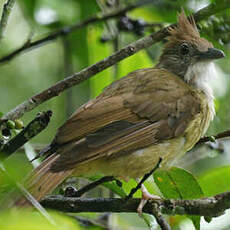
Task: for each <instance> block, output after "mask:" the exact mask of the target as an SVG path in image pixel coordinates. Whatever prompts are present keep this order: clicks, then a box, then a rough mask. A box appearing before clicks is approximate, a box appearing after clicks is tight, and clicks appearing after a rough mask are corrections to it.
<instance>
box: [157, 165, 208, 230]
mask: <svg viewBox="0 0 230 230" xmlns="http://www.w3.org/2000/svg"><path fill="white" fill-rule="evenodd" d="M154 180H155V182H156V184H157V186H158V187H159V189H160V191H161V192H162V194H163V196H164V197H165V198H173V199H178V198H179V199H196V198H200V197H202V196H203V195H204V194H203V192H202V189H201V187H200V185H199V183H198V182H197V180H196V178H195V177H194V176H193V175H192V174H191V173H189V172H188V171H186V170H184V169H181V168H176V167H173V168H171V169H169V170H158V171H157V172H155V173H154ZM188 218H190V219H191V220H192V222H193V224H194V226H195V228H196V229H197V230H199V229H200V217H199V216H188Z"/></svg>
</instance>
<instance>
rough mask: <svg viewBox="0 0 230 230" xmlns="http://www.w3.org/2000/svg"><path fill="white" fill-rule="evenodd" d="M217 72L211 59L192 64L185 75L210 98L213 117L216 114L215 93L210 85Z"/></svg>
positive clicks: (185, 77) (191, 83) (209, 104)
mask: <svg viewBox="0 0 230 230" xmlns="http://www.w3.org/2000/svg"><path fill="white" fill-rule="evenodd" d="M216 74H217V72H216V68H215V65H214V63H213V62H211V61H201V62H197V63H196V64H193V65H190V66H189V67H188V69H187V72H186V74H185V76H184V80H185V82H187V83H188V84H189V85H192V86H193V87H194V88H196V89H197V90H200V91H202V92H203V93H204V94H205V95H206V97H207V100H208V106H209V109H210V111H211V116H212V119H213V117H214V115H215V106H214V95H213V90H212V88H211V86H210V81H211V78H213V77H215V76H216Z"/></svg>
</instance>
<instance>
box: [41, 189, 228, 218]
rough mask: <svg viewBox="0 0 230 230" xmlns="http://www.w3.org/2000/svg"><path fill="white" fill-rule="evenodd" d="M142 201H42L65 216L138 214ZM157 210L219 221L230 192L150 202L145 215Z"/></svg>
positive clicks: (62, 199)
mask: <svg viewBox="0 0 230 230" xmlns="http://www.w3.org/2000/svg"><path fill="white" fill-rule="evenodd" d="M140 201H141V199H138V198H132V199H129V200H126V199H125V198H72V197H64V196H60V195H54V196H48V197H46V198H45V199H44V200H42V201H41V204H42V205H43V206H44V207H45V208H50V209H56V210H59V211H62V212H74V213H78V212H126V213H130V212H135V213H136V212H137V207H138V205H139V203H140ZM156 208H157V209H158V210H159V211H160V213H162V214H167V215H198V216H206V217H207V216H208V217H217V216H220V215H222V214H223V213H224V211H225V210H226V209H228V208H230V191H229V192H225V193H221V194H218V195H216V196H214V197H208V198H202V199H195V200H175V199H165V200H164V199H162V200H157V201H149V202H147V204H146V205H145V206H144V208H143V212H144V213H148V214H152V215H155V213H156V212H155V210H156Z"/></svg>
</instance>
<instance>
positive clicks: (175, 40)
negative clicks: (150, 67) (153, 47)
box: [158, 11, 224, 83]
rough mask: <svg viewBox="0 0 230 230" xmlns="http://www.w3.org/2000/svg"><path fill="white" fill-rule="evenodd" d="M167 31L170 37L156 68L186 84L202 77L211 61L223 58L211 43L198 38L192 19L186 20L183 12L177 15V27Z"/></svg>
mask: <svg viewBox="0 0 230 230" xmlns="http://www.w3.org/2000/svg"><path fill="white" fill-rule="evenodd" d="M168 31H169V34H170V36H169V37H168V42H167V43H166V45H165V47H164V50H163V54H162V55H161V57H160V61H159V64H158V67H161V68H165V69H167V70H169V71H170V72H173V73H175V74H176V75H178V76H180V77H181V78H182V79H183V80H185V81H186V82H187V83H193V82H194V81H195V80H197V79H198V78H200V77H203V75H204V74H203V72H207V69H209V68H210V67H211V66H212V61H213V60H215V59H219V58H222V57H224V53H223V51H221V50H218V49H215V48H213V45H212V43H210V42H208V41H207V40H206V39H204V38H201V37H200V34H199V31H198V29H197V26H196V23H195V20H194V18H193V17H190V18H189V19H187V17H186V15H185V13H184V11H182V13H180V14H179V15H178V24H177V26H174V27H170V28H169V29H168ZM199 75H200V76H199ZM201 75H202V76H201Z"/></svg>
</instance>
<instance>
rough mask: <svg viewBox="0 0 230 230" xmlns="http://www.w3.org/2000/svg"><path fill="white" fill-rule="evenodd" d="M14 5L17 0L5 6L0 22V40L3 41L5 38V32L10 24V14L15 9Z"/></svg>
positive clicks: (9, 1) (8, 1)
mask: <svg viewBox="0 0 230 230" xmlns="http://www.w3.org/2000/svg"><path fill="white" fill-rule="evenodd" d="M14 3H15V0H7V2H6V3H5V4H4V6H3V11H2V17H1V21H0V40H2V38H3V36H4V32H5V29H6V26H7V23H8V19H9V16H10V13H11V11H12V9H13V6H14Z"/></svg>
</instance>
